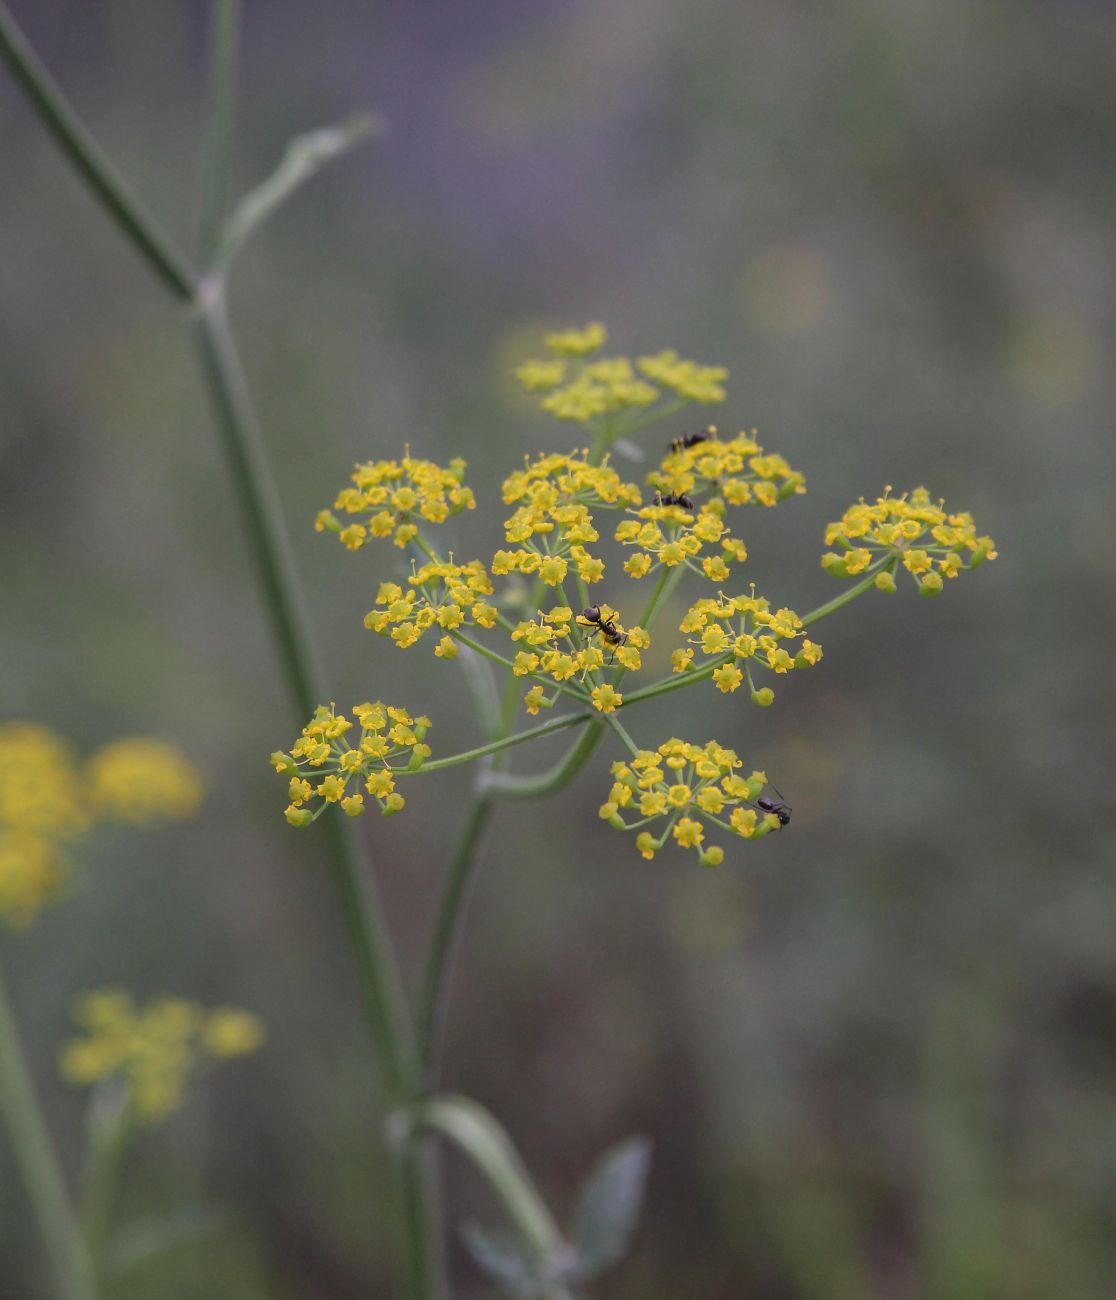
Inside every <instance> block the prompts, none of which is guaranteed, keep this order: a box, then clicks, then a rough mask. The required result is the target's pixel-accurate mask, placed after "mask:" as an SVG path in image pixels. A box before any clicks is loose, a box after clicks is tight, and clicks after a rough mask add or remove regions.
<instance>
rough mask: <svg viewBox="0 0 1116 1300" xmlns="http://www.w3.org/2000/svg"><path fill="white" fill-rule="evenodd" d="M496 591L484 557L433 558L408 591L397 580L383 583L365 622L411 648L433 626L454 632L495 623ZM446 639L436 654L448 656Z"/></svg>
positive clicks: (402, 646)
mask: <svg viewBox="0 0 1116 1300" xmlns="http://www.w3.org/2000/svg"><path fill="white" fill-rule="evenodd" d="M491 595H492V580H491V578H489V576H488V571H487V570H486V569H485V567H484V565H483V564H482V563H481V562H480V560H471V561H470V562H469V563H468V564H455V563H454V562H453V561H452V560H450V561H437V562H435V561H431V562H430V563H429V564H424V565H422V567H421V568H415V569H414V570H413V572H412V573H411V576H410V577H409V578H408V579H407V589H406V590H404V588H403V587H401V586H400V585H399V583H397V582H382V583H380V590H379V591H378V592H377V594H376V607H375V609H371V610H369V612H368V613H367V614H366V615H365V618H364V626H365V627H366V628H369V629H370V630H371V631H373V632H378V633H379V634H380V635H381V636H390V637H391V639H392V640H393V641H394V642H395V644H396V645H397V646H398V647H399V648H400V649H401V650H405V649H407V647H408V646H412V645H414V644H415V643H416V642H417V641H418V640H419V639H420V638H421V637H422V635H423V633H424V632H427V631H429V630H430V628H435V629H437V630H438V631H440V632H442V633H446V632H448V633H449V634H450V635H451V636H452V635H453V633H454V632H456V631H458V629H460V628H464V627H483V628H490V627H494V626H495V624H496V608H495V606H493V605H490V604H489V603H488V601H487V600H486V599H485V597H486V596H491ZM442 641H444V638H442V639H441V640H440V641H439V645H440V646H441V650H440V652H439V650H437V649H436V650H435V651H434V653H435V654H440V656H441V657H445V656H446V649H445V646H444V645H443V644H442ZM451 657H452V656H451Z"/></svg>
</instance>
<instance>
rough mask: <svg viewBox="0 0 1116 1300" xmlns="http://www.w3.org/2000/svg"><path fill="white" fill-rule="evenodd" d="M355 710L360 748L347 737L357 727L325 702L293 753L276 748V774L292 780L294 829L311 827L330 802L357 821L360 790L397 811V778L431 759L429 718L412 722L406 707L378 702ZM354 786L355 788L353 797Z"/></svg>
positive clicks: (383, 806)
mask: <svg viewBox="0 0 1116 1300" xmlns="http://www.w3.org/2000/svg"><path fill="white" fill-rule="evenodd" d="M352 712H353V717H355V718H356V720H357V724H358V726H359V727H360V741H359V743H358V744H357V745H355V746H353V745H351V744H350V743H349V740H348V736H347V735H346V733H347V732H349V731H351V730H352V727H353V723H352V721H351V719H349V718H347V717H345V716H344V714H340V713H338V712H337V710H336V708H335V707H334V706H333V705H332V704H331V705H330V706H329V707H328V708H327V707H326V706H325V705H324V704H322V705H319V706H318V708H317V709H316V710H315V712H314V717H313V718H312V719H311V720H310V722H308V723H307V724H306V726H305V727H303V729H302V735H301V736H300V737H299V738H298V740H296V741H295V743H294V744H293V745H292V746H291V752H290V753H289V754H287V753H284V752H283V751H282V750H278V751H276V752H275V753H274V754H272V755H271V764H272V766H273V767H274V768H275V770H276V772H278V773H279V774H280V775H281V776H285V777H287V778H288V787H287V791H288V797H289V799H290V804H289V806H288V807H287V810H286V818H287V821H288V822H290V824H291V825H292V826H309V825H310V823H311V822H312V821H315V820H316V819H317V818H318V817H319V816H320V814H321V812H322V810H323V809H325V808H326V807H328V806H329V805H330V804H339V805H340V806H341V810H342V811H343V812H344V813H345V814H346V815H347V816H349V817H358V816H359V815H360V814H361V813H362V812H363V811H364V795H363V794H361V792H360V787H361V786H363V788H364V790H365V791H367V793H368V794H370V795H371V796H372V797H373V798H374V799H375V801H376V802H377V803H378V804H379V806H380V811H381V812H382V813H383V814H384V815H385V816H390V815H391V814H392V813H397V812H399V810H400V809H401V808H402V807H403V805H404V799H403V796H402V795H401V794H400V793H399V792H398V791H397V790H396V788H395V778H396V776H398V775H399V774H400V773H403V772H417V771H418V769H419V768H420V767H421V766H422V765H423V763H424V762H425V761H426V760H427V759H428V758H429V757H430V752H431V751H430V746H429V745H426V744H423V737H424V736H425V735H426V733H427V732H428V731H429V730H430V719H429V718H423V717H420V718H412V717H411V715H410V714H409V713H408V712H407V711H406V709H397V708H393V707H392V706H391V705H384V704H381V703H379V702H378V701H377V702H376V703H375V704H356V705H354V706H353V710H352ZM308 778H309V779H308ZM350 785H352V786H354V787H355V788H354V789H353V790H352V792H351V793H350V790H349V787H350ZM315 802H317V803H318V806H317V809H315V808H314V806H313V805H314V804H315Z"/></svg>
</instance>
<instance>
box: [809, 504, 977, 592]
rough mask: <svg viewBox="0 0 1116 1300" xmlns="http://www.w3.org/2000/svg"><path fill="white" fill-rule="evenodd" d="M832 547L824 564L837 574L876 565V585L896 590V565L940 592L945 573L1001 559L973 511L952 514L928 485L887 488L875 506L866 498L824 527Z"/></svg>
mask: <svg viewBox="0 0 1116 1300" xmlns="http://www.w3.org/2000/svg"><path fill="white" fill-rule="evenodd" d="M825 544H826V546H837V547H839V548H840V550H839V551H827V552H826V553H825V554H824V555H823V556H822V560H821V562H822V568H823V569H825V571H826V572H827V573H830V574H832V575H833V576H834V577H835V578H855V577H858V576H859V575H860V574H864V573H867V572H868V571H869V570H876V571H877V572H876V586H877V587H878V588H879V589H880V590H881V591H894V590H895V580H894V577H893V576H892V574H893V571H894V569H895V567H896V565H897V564H901V565H902V566H903V568H905V569H906V570H907V572H908V573H909V574H910V575H911V577H912V578H913V579H914V582H915V585H916V586H917V587H918V589H919V591H920V592H921V593H922V594H923V595H924V596H935V595H937V594H938V593H939V592H940V591H941V589H942V580H943V579H944V578H956V577H957V575H958V574H959V573H960V572H961V571H962V570H965V571H968V570H969V569H975V568H978V567H979V566H980V565H981V564H983V563H984V561H985V560H994V559H995V558H996V544H995V542H993V540H992V538H991V537H983V536H978V535H977V531H976V526H975V524H974V523H973V517H972V515H970V514H968V513H962V514H947V512H946V510H945V505H944V503H943V502H938V503H937V504H935V503H934V502H933V501H932V500H931V498H930V493H929V492H927V490H926V489H925V488H922V487H919V488H915V489H914V491H912V492H906V493H904V494H903V495H902V496H900V497H893V496H892V495H891V489H890V488H886V489H885V490H884V495H883V496H882V497H877V499H876V501H875V503H874V504H873V505H869V504H868V503H867V502H866V501H865V500H864V499H863V498H861V499H860V501H858V502H857V504H856V505H853V506H849V508H848V510H846V511H845V513H844V515H843V516H842V517H841V518H840V519H839V520H837V522H836V523H831V524H830V525H829V526H828V527H827V528H826V530H825Z"/></svg>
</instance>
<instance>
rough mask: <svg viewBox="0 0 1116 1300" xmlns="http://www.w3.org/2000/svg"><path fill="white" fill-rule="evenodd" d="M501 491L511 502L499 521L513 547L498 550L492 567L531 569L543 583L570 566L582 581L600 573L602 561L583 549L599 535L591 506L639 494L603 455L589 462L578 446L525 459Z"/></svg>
mask: <svg viewBox="0 0 1116 1300" xmlns="http://www.w3.org/2000/svg"><path fill="white" fill-rule="evenodd" d="M503 496H504V504H505V505H514V506H515V511H514V513H513V514H512V515H511V516H510V518H508V519H507V520H505V522H504V536H505V538H506V540H507V542H508V543H509V545H511V546H514V547H515V548H516V549H514V550H510V551H507V550H500V551H497V552H496V554H495V556H494V557H493V560H492V572H493V573H495V574H497V575H501V576H502V575H504V574H507V573H527V574H534V575H536V576H537V577H538V579H539V581H540V582H543V583H545V584H546V585H547V586H548V587H558V586H561V584H562V583H563V582H564V581H565V580H566V575H567V573H568V572H569V570H570V567H571V565H572V566H573V568H574V571H575V572H576V574H577V576H578V577H579V578H580V579H581V580H582V581H583V582H599V581H600V580H601V578H602V577H603V576H604V570H605V566H604V561H603V560H601V559H599V558H598V557H597V556H594V555H592V554H590V552H589V551H588V550H587V546H588V545H590V544H592V543H593V542H596V541H598V540H599V538H600V534H599V533H598V532H597V529H596V527H595V526H594V523H593V516H592V515H591V513H590V508H594V509H596V508H602V509H606V510H618V509H620V508H622V507H623V506H626V505H636V504H638V503H639V501H640V500H641V498H642V493H641V492H640V490H639V488H638V487H637V485H636V484H634V483H625V482H624V481H623V479H621V477H620V475H619V474H617V472H616V471H615V470H614V469H613V468H612V466H611V465H610V464H609V462H608V457H607V456H605V457H604V458H603V459H602V461H601V463H600V464H599V465H593V464H590V463H589V453H588V451H581V452H575V453H573V454H571V455H568V456H564V455H543V456H539V457H538V458H537V459H536V460H534V461H532V460H530V459H528V460H527V461H526V463H525V465H524V468H523V469H522V470H517V471H516V472H515V473H514V474H511V475H510V476H509V477H508V478H507V479H505V480H504V488H503Z"/></svg>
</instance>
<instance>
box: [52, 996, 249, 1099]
mask: <svg viewBox="0 0 1116 1300" xmlns="http://www.w3.org/2000/svg"><path fill="white" fill-rule="evenodd" d="M74 1019H75V1021H76V1022H77V1023H78V1025H79V1026H80V1027H81V1029H82V1030H83V1031H84V1033H83V1034H82V1036H81V1037H79V1038H75V1039H73V1040H72V1041H71V1042H69V1043H67V1044H66V1046H65V1047H64V1048H63V1049H62V1052H61V1055H60V1057H59V1067H60V1069H61V1072H62V1076H63V1078H64V1079H66V1081H67V1082H68V1083H72V1084H75V1085H76V1086H78V1087H88V1086H90V1085H92V1084H96V1083H101V1082H103V1081H104V1080H106V1079H118V1080H119V1081H120V1082H121V1084H123V1086H124V1088H125V1090H126V1104H127V1108H128V1113H129V1115H130V1117H131V1118H132V1119H133V1121H134V1122H135V1123H137V1124H155V1123H158V1122H159V1121H160V1120H162V1119H165V1118H166V1116H167V1115H169V1114H171V1113H172V1112H173V1111H175V1110H177V1109H178V1108H179V1107H180V1106H181V1105H182V1103H183V1101H184V1099H185V1088H186V1080H187V1078H188V1077H189V1075H190V1074H191V1073H193V1072H194V1071H195V1070H197V1069H198V1068H199V1067H202V1066H204V1065H206V1064H209V1063H212V1062H216V1061H222V1060H229V1059H231V1058H232V1057H236V1056H245V1055H247V1054H248V1053H250V1052H254V1051H256V1049H257V1048H258V1047H259V1046H260V1045H261V1043H262V1042H263V1040H264V1028H263V1024H262V1022H261V1021H260V1020H259V1019H258V1018H257V1017H256V1016H254V1015H252V1014H251V1013H250V1012H248V1011H241V1010H239V1009H238V1008H235V1007H220V1008H217V1009H216V1010H214V1011H206V1010H205V1008H204V1007H201V1006H199V1005H198V1004H197V1003H195V1002H189V1001H187V1000H186V999H184V998H157V999H155V1000H153V1001H151V1002H149V1003H148V1004H147V1005H146V1006H145V1007H142V1008H139V1007H137V1006H136V1004H135V1003H134V1001H133V1000H132V997H131V995H130V994H128V993H124V992H122V991H121V990H119V989H101V990H98V991H96V992H93V993H87V994H85V995H84V996H83V997H82V998H80V999H79V1000H78V1002H77V1003H76V1004H75V1006H74Z"/></svg>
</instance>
